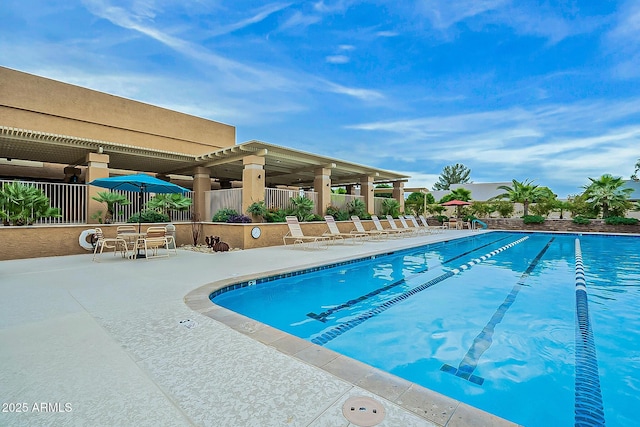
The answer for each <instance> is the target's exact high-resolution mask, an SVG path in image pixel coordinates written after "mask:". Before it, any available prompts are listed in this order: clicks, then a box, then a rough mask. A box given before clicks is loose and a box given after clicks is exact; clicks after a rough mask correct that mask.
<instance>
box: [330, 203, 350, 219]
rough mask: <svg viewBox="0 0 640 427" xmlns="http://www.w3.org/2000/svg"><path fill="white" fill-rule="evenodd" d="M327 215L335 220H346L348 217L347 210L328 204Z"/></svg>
mask: <svg viewBox="0 0 640 427" xmlns="http://www.w3.org/2000/svg"><path fill="white" fill-rule="evenodd" d="M327 215H331V216H332V217H333V218H334V219H335V220H336V221H346V220H348V219H349V212H347V211H345V210H342V209H340V208H337V207H335V206H329V207H328V208H327Z"/></svg>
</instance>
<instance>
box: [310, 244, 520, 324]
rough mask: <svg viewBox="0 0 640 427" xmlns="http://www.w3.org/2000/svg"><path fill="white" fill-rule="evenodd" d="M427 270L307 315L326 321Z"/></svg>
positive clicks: (445, 262) (454, 258)
mask: <svg viewBox="0 0 640 427" xmlns="http://www.w3.org/2000/svg"><path fill="white" fill-rule="evenodd" d="M508 237H509V236H507V237H502V238H500V239H498V240H495V241H493V242H489V243H486V244H484V245H482V246H479V247H477V248H474V249H473V250H470V251H467V252H465V253H462V254H460V255H456V256H455V257H453V258H450V259H448V260H446V261H444V262H442V263H441V264H439V265H445V264H447V263H449V262H452V261H455V260H456V259H458V258H461V257H463V256H465V255H469V254H470V253H472V252H475V251H477V250H479V249H482V248H484V247H486V246H490V245H493V244H495V243H498V242H499V241H501V240H505V239H507V238H508ZM437 266H438V265H436V266H433V267H432V268H431V269H433V268H435V267H437ZM427 271H429V269H428V268H425V269H424V270H421V271H418V272H416V273H415V274H413V275H411V276H409V277H405V278H403V279H400V280H398V281H395V282H393V283H390V284H388V285H385V286H383V287H381V288H378V289H375V290H373V291H371V292H369V293H368V294H365V295H362V296H360V297H358V298H354V299H351V300H349V301H347V302H344V303H342V304H340V305H337V306H335V307H332V308H330V309H328V310H325V311H323V312H322V313H319V314H316V313H314V312H311V313H307V317H310V318H312V319H314V320H317V321H319V322H322V323H326V321H327V317H329V316H330V315H332V314H333V313H335V312H337V311H340V310H343V309H345V308H349V307H352V306H354V305H356V304H358V303H359V302H362V301H365V300H367V299H369V298H372V297H374V296H376V295H378V294H380V293H382V292H385V291H388V290H389V289H393V288H395V287H396V286H399V285H402V284H404V283H406V282H407V281H409V280H412V279H413V278H415V277H417V276H418V275H419V274H423V273H425V272H427Z"/></svg>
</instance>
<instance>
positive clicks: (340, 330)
mask: <svg viewBox="0 0 640 427" xmlns="http://www.w3.org/2000/svg"><path fill="white" fill-rule="evenodd" d="M528 238H529V237H528V236H526V237H522V238H520V239H518V240H516V241H514V242H511V243H509V244H507V245H504V246H502V247H501V248H499V249H496V250H494V251H491V252H489V253H488V254H485V255H483V256H481V257H480V258H476V259H474V260H472V261H469V262H468V263H466V264H464V265H461V266H460V267H458V268H454V269H453V270H451V271H448V272H446V273H444V274H442V275H440V276H438V277H436V278H435V279H431V280H429V281H428V282H426V283H423V284H421V285H419V286H416V287H414V288H411V289H409V290H407V291H405V292H403V293H401V294H399V295H397V296H396V297H394V298H392V299H390V300H389V301H386V302H385V303H384V304H382V305H379V306H377V307H376V308H373V309H371V310H367V311H366V312H364V313H362V314H360V315H359V316H357V317H355V318H354V319H351V320H348V321H346V322H344V323H341V324H339V325H338V326H335V327H333V328H331V329H330V330H329V331H327V332H324V333H322V334H321V335H319V336H317V337H315V338H313V339H311V342H312V343H314V344H318V345H324V344H326V343H328V342H329V341H331V340H333V339H334V338H336V337H338V336H340V335H342V334H344V333H345V332H347V331H349V330H351V329H353V328H355V327H356V326H358V325H359V324H361V323H362V322H364V321H365V320H368V319H371V318H372V317H375V316H377V315H378V314H380V313H382V312H383V311H386V310H388V309H389V308H391V307H393V306H394V305H396V304H397V303H399V302H402V301H403V300H405V299H407V298H409V297H410V296H413V295H415V294H417V293H418V292H422V291H424V290H425V289H428V288H430V287H431V286H433V285H435V284H436V283H439V282H442V281H443V280H445V279H448V278H449V277H451V276H455V275H456V274H458V273H461V272H463V271H465V270H468V269H469V268H471V267H473V266H474V265H476V264H479V263H481V262H483V261H486V260H487V259H489V258H491V257H492V256H494V255H497V254H499V253H500V252H503V251H506V250H507V249H509V248H512V247H513V246H515V245H517V244H519V243H522V242H524V241H525V240H527V239H528Z"/></svg>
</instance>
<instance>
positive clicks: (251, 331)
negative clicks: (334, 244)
mask: <svg viewBox="0 0 640 427" xmlns="http://www.w3.org/2000/svg"><path fill="white" fill-rule="evenodd" d="M478 233H479V232H473V233H470V232H455V231H452V232H448V233H444V234H436V235H430V236H426V237H414V238H406V239H402V240H397V239H394V241H393V242H390V241H387V242H372V243H371V244H370V245H367V246H369V248H367V249H368V250H364V251H363V250H359V251H356V252H358V253H357V254H354V253H353V252H354V251H352V253H351V254H350V255H348V256H344V255H343V256H342V258H341V259H340V260H339V261H334V262H331V261H330V260H328V259H324V258H325V257H322V258H323V259H322V260H321V261H317V262H311V263H305V264H304V265H298V266H295V267H290V268H284V269H278V270H271V271H263V272H260V273H252V274H248V275H244V276H237V277H233V278H227V279H224V280H219V281H216V282H212V283H209V284H207V285H205V286H202V287H200V288H198V289H195V290H193V291H192V292H190V293H189V294H187V295H186V296H185V298H184V301H185V303H186V304H187V306H188V307H190V308H191V309H193V310H194V311H196V312H198V313H200V314H202V315H204V316H207V317H209V318H211V319H214V320H216V321H218V322H221V323H223V324H225V325H227V326H228V327H230V328H231V329H233V330H235V331H237V332H240V333H242V334H244V335H246V336H248V337H251V338H253V339H254V340H256V341H258V342H261V343H262V344H264V345H267V346H269V347H272V348H274V349H276V350H278V351H279V352H281V353H283V354H285V355H287V356H289V357H293V358H295V359H297V360H299V361H301V362H303V363H306V364H308V365H311V366H314V367H316V368H320V369H322V370H323V371H325V372H327V373H329V374H331V375H333V376H336V377H338V378H340V379H342V380H344V381H346V382H347V383H350V384H351V385H352V386H354V387H357V388H360V389H364V390H366V391H369V392H371V393H373V394H374V395H377V396H380V397H381V398H383V399H386V400H387V401H389V402H390V403H392V404H395V405H398V406H399V407H400V408H403V409H405V410H407V411H409V412H411V413H413V414H415V415H417V416H418V417H420V418H422V419H424V420H425V421H428V422H430V423H433V424H435V425H437V426H496V427H500V426H505V427H506V426H514V425H515V424H514V423H512V422H509V421H507V420H504V419H502V418H499V417H497V416H495V415H492V414H489V413H487V412H484V411H482V410H480V409H477V408H474V407H472V406H470V405H467V404H465V403H462V402H459V401H457V400H455V399H452V398H449V397H447V396H444V395H442V394H440V393H437V392H434V391H432V390H429V389H427V388H424V387H422V386H419V385H417V384H414V383H412V382H409V381H407V380H404V379H402V378H399V377H397V376H395V375H392V374H389V373H387V372H384V371H382V370H380V369H377V368H374V367H372V366H369V365H367V364H364V363H362V362H359V361H357V360H354V359H351V358H349V357H346V356H343V355H341V354H339V353H337V352H334V351H332V350H329V349H327V348H325V347H322V346H319V345H316V344H314V343H312V342H310V341H307V340H304V339H301V338H298V337H296V336H293V335H290V334H288V333H285V332H283V331H280V330H278V329H275V328H273V327H271V326H268V325H265V324H263V323H261V322H258V321H256V320H253V319H251V318H248V317H246V316H243V315H241V314H238V313H235V312H233V311H231V310H228V309H226V308H224V307H221V306H218V305H216V304H215V303H213V302H211V300H210V296H211V295H212V294H214V293H216V292H225V291H227V290H232V289H233V288H234V285H238V287H241V286H243V285H244V286H250V285H252V284H253V282H255V281H258V280H261V279H262V280H263V281H269V280H273V279H274V278H277V277H278V276H283V277H285V276H290V275H297V274H301V273H298V272H301V271H302V272H304V271H308V270H311V271H315V270H318V269H324V268H329V267H331V266H335V265H343V264H351V263H355V262H359V261H360V260H367V259H370V258H371V257H372V256H379V255H384V254H387V253H391V252H398V251H402V250H408V249H411V248H413V247H417V246H421V245H425V244H431V243H439V242H443V241H447V240H452V239H454V238H459V237H465V236H470V235H477V234H478ZM482 233H484V232H482ZM385 244H386V247H384V248H382V246H383V245H385ZM291 251H293V252H292V253H295V254H300V255H301V256H300V258H301V260H302V258H304V259H305V260H309V259H311V258H315V256H312V257H306V256H304V255H305V254H306V255H311V254H316V253H317V252H316V251H300V250H296V249H291ZM323 252H324V253H327V251H323ZM328 252H331V251H328ZM301 264H302V263H301ZM390 425H392V424H390Z"/></svg>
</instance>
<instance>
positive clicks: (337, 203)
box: [331, 193, 364, 210]
mask: <svg viewBox="0 0 640 427" xmlns="http://www.w3.org/2000/svg"><path fill="white" fill-rule="evenodd" d="M354 200H361V201H362V203H364V196H355V195H352V194H336V193H331V206H333V207H335V208H338V209H343V210H344V209H347V205H348V204H349V203H351V202H352V201H354Z"/></svg>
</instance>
